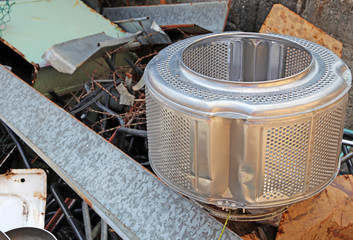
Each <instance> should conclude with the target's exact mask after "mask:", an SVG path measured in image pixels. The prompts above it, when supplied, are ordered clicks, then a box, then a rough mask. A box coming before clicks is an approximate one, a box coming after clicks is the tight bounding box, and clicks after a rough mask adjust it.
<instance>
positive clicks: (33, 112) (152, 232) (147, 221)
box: [0, 67, 240, 239]
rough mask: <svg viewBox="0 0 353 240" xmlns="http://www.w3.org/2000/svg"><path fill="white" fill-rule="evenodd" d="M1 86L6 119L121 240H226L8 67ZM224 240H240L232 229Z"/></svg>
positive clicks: (210, 221) (204, 217) (0, 72)
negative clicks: (220, 237)
mask: <svg viewBox="0 0 353 240" xmlns="http://www.w3.org/2000/svg"><path fill="white" fill-rule="evenodd" d="M0 80H1V83H2V84H1V87H0V96H1V98H0V109H1V112H0V118H1V119H2V120H3V121H4V122H5V123H6V124H7V125H8V126H9V127H10V128H11V129H12V130H13V131H14V132H15V133H16V134H18V135H19V136H20V137H21V138H22V140H23V141H24V142H26V143H27V144H28V146H29V147H31V148H32V149H33V150H34V151H35V152H36V153H37V154H38V155H39V156H40V157H41V158H42V159H43V160H44V161H45V162H46V163H47V164H48V165H49V166H50V167H51V168H52V169H53V170H54V171H56V172H57V173H58V174H59V175H60V176H61V177H62V178H63V179H64V180H65V181H66V182H67V183H68V185H70V187H72V189H74V190H75V191H76V192H77V193H78V195H80V196H81V197H82V198H83V199H85V201H86V202H87V203H88V205H89V206H92V208H93V209H94V210H95V211H96V212H97V213H98V214H99V215H100V216H101V217H102V218H103V219H104V220H106V222H107V223H108V224H109V225H110V226H111V227H112V228H113V229H114V230H115V231H116V232H117V233H118V234H119V235H120V236H121V237H123V238H124V239H156V237H157V238H160V239H171V238H180V239H216V238H217V237H218V236H219V235H220V233H221V231H222V227H223V226H222V224H221V223H220V222H218V221H216V220H215V219H214V218H213V217H211V216H209V215H208V214H206V213H205V212H203V211H202V210H201V209H200V208H198V207H197V206H195V205H194V204H193V203H191V202H190V201H188V200H187V199H185V198H184V197H182V196H181V195H180V194H178V193H176V192H174V191H173V190H172V189H170V188H168V187H167V186H166V185H165V184H163V183H162V182H161V181H159V180H158V179H157V178H156V177H155V176H154V175H152V174H151V173H149V172H148V171H146V170H145V169H144V168H143V167H142V166H141V165H139V164H138V163H136V162H135V161H133V160H132V159H131V158H129V157H128V156H126V155H125V154H123V153H122V152H121V151H120V150H119V149H118V148H116V147H114V146H113V145H112V144H110V143H109V142H107V141H105V140H103V139H102V138H101V137H100V136H99V135H97V134H96V133H95V132H93V131H91V130H90V129H88V128H87V127H86V126H84V125H83V124H82V123H80V122H79V121H77V120H76V119H75V118H73V117H72V116H71V115H70V114H69V113H67V112H65V111H64V110H63V109H61V108H59V107H58V106H56V105H55V104H53V103H52V102H50V101H49V100H48V99H46V98H45V97H43V96H42V95H41V94H39V93H38V92H37V91H36V90H35V89H33V88H31V87H30V86H29V85H28V84H26V83H25V82H23V81H21V80H20V79H18V78H17V77H16V76H14V75H13V74H11V73H10V72H9V71H8V70H6V69H5V68H3V67H1V68H0ZM38 113H45V114H40V115H38ZM19 116H21V117H19ZM107 196H109V197H107ZM223 238H224V239H240V237H239V236H238V235H236V234H235V233H233V232H231V231H229V230H228V229H226V230H225V231H224V234H223Z"/></svg>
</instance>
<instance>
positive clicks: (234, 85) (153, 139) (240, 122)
mask: <svg viewBox="0 0 353 240" xmlns="http://www.w3.org/2000/svg"><path fill="white" fill-rule="evenodd" d="M351 78H352V77H351V73H350V71H349V69H348V68H347V66H346V65H345V64H344V63H343V62H342V60H341V59H339V58H338V57H337V56H336V55H335V54H333V53H332V52H330V51H329V50H327V49H326V48H324V47H322V46H319V45H317V44H315V43H312V42H309V41H306V40H302V39H299V38H295V37H290V36H284V35H270V34H256V33H239V32H237V33H223V34H210V35H205V36H197V37H193V38H189V39H186V40H184V41H180V42H177V43H175V44H172V45H170V46H169V47H167V48H165V49H164V50H162V51H161V52H160V53H159V54H158V56H156V57H155V58H154V59H152V61H150V63H149V64H148V66H147V68H146V70H145V74H144V79H145V82H146V90H147V128H148V145H149V157H150V161H151V165H152V167H153V169H154V171H155V173H156V174H157V175H158V176H159V177H160V178H161V179H162V180H163V181H164V182H166V183H167V184H168V185H169V186H170V187H172V188H174V189H175V190H177V191H179V192H180V193H182V194H184V195H186V196H188V197H190V198H193V199H195V200H197V201H199V202H203V203H206V204H214V205H217V206H218V207H225V208H249V209H250V208H273V207H280V206H285V205H288V204H291V203H294V202H297V201H300V200H301V199H304V198H307V197H310V196H312V195H314V194H316V193H318V192H320V191H321V190H323V189H324V188H325V187H326V186H327V185H328V184H329V183H330V182H331V181H332V180H333V179H334V177H335V176H336V174H337V170H338V154H339V151H340V149H339V147H340V146H339V145H340V141H341V136H342V129H343V121H344V115H345V109H346V103H347V99H348V90H349V89H350V83H351Z"/></svg>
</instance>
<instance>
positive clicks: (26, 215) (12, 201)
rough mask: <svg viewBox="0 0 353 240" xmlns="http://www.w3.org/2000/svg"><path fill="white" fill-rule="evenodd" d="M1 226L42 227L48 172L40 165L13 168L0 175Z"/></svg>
mask: <svg viewBox="0 0 353 240" xmlns="http://www.w3.org/2000/svg"><path fill="white" fill-rule="evenodd" d="M0 186H1V188H0V216H1V217H0V230H1V231H3V232H6V231H8V230H11V229H14V228H18V227H38V228H43V227H44V216H45V204H46V197H47V175H46V173H45V171H44V170H42V169H34V168H33V169H13V170H11V171H9V172H7V173H6V174H3V175H0Z"/></svg>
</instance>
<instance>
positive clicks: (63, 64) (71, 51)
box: [42, 32, 139, 74]
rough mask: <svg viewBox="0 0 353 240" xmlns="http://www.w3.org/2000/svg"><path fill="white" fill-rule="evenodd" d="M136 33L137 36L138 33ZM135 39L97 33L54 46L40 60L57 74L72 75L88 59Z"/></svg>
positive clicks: (132, 36) (133, 37) (133, 36)
mask: <svg viewBox="0 0 353 240" xmlns="http://www.w3.org/2000/svg"><path fill="white" fill-rule="evenodd" d="M136 33H137V34H139V32H136ZM135 37H136V36H135V35H131V36H126V37H123V38H120V39H117V38H113V37H110V36H108V35H106V34H105V33H98V34H94V35H91V36H87V37H83V38H79V39H74V40H70V41H67V42H64V43H59V44H55V45H53V46H52V47H50V48H48V49H47V50H46V51H45V53H44V54H43V56H42V58H43V59H45V60H46V61H47V62H48V63H49V64H50V65H51V66H52V67H54V68H55V69H56V70H58V71H59V72H62V73H68V74H73V73H74V72H75V71H76V69H77V68H78V67H80V66H81V65H82V64H84V63H85V62H86V61H88V60H89V59H92V58H94V57H97V56H101V55H102V54H104V53H105V52H106V51H109V50H112V49H114V48H116V47H118V46H119V45H123V44H126V43H128V42H130V41H133V40H135Z"/></svg>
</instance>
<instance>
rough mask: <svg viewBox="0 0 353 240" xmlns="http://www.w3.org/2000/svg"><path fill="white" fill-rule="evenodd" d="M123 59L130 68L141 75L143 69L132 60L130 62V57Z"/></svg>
mask: <svg viewBox="0 0 353 240" xmlns="http://www.w3.org/2000/svg"><path fill="white" fill-rule="evenodd" d="M124 60H125V61H126V62H127V63H128V64H129V65H130V66H131V68H132V69H133V70H134V71H135V72H136V73H137V74H138V75H140V76H141V77H142V75H143V70H142V69H141V68H139V67H138V66H137V65H136V64H135V63H134V62H132V61H131V60H130V59H128V58H126V57H125V58H124Z"/></svg>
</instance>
